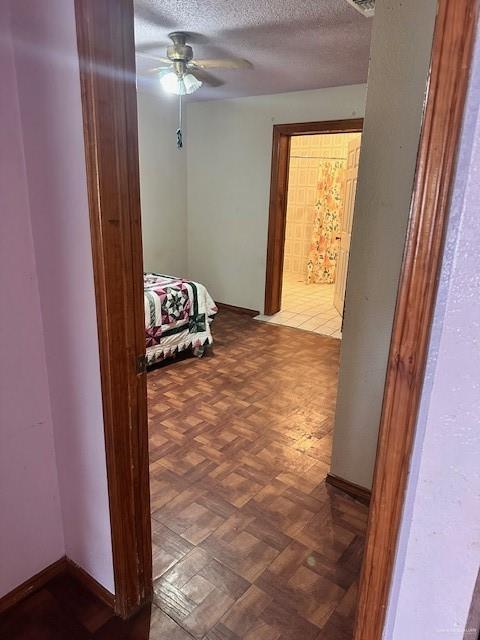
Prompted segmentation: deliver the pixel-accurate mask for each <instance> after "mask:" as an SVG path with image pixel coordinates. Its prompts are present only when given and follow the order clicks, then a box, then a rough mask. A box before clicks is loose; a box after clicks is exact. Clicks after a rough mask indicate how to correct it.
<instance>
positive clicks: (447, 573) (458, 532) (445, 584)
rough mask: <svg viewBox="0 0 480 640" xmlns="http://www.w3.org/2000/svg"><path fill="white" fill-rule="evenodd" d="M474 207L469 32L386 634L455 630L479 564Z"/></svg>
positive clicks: (477, 112)
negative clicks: (458, 133) (466, 82)
mask: <svg viewBox="0 0 480 640" xmlns="http://www.w3.org/2000/svg"><path fill="white" fill-rule="evenodd" d="M479 212H480V38H479V37H477V45H476V61H475V66H474V68H473V70H472V75H471V80H470V89H469V96H468V100H467V106H466V114H465V120H464V125H463V133H462V142H461V148H460V155H459V160H458V165H457V172H456V177H455V189H454V193H453V200H452V205H451V209H450V220H449V226H448V234H447V243H446V249H445V255H444V259H443V266H442V273H441V280H440V286H439V292H438V297H437V303H436V309H435V320H434V325H433V332H432V338H431V341H430V348H429V359H428V366H427V373H426V380H425V385H424V390H423V395H422V403H421V410H420V416H419V421H418V426H417V434H416V439H415V448H414V456H413V461H412V466H411V470H410V477H409V484H408V492H407V501H406V507H405V511H404V517H403V524H402V530H401V536H400V544H399V547H398V551H397V560H396V565H395V571H394V577H393V580H394V581H393V591H392V594H391V598H390V603H389V610H388V616H387V628H386V632H385V635H384V638H385V640H403V639H404V638H405V639H406V638H408V639H410V638H412V639H413V638H414V639H415V640H436V639H442V640H462V639H463V638H464V629H465V626H466V621H467V617H468V613H469V607H470V604H471V600H472V593H473V589H474V585H475V580H476V577H477V572H478V568H479V565H480V259H479V248H480V216H479ZM477 597H478V594H477ZM477 606H478V604H477ZM477 615H478V613H477ZM479 626H480V620H478V621H477V624H473V626H472V627H471V628H470V633H469V634H467V635H465V640H477V637H478V632H479ZM475 627H476V628H475Z"/></svg>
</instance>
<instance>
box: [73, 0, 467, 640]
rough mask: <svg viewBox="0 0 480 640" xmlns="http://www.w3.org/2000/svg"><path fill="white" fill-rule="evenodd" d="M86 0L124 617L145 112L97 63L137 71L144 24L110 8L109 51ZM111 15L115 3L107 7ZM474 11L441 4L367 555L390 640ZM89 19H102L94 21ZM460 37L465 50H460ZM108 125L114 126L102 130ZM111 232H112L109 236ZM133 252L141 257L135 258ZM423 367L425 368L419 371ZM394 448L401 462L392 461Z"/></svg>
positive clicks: (366, 621)
mask: <svg viewBox="0 0 480 640" xmlns="http://www.w3.org/2000/svg"><path fill="white" fill-rule="evenodd" d="M79 4H80V3H76V5H77V18H78V21H79V22H78V25H79V26H77V30H78V34H79V39H80V40H79V42H80V45H83V46H80V53H81V55H82V56H83V57H84V58H85V60H86V63H85V64H84V65H83V66H82V88H83V94H82V98H83V107H84V119H85V136H86V140H87V141H88V142H90V144H89V145H87V149H91V150H92V152H91V153H90V154H87V177H88V184H89V192H90V196H91V201H90V210H91V224H92V236H93V239H94V268H95V277H96V288H97V296H98V300H97V306H98V316H99V335H100V338H101V341H100V342H101V344H102V345H103V344H104V345H105V346H104V347H103V348H102V351H101V365H102V391H103V399H104V412H105V422H106V428H105V436H106V443H107V466H108V479H109V494H110V507H111V522H112V540H113V551H114V566H115V586H116V598H117V601H116V608H117V612H118V613H120V614H122V615H129V614H131V613H132V612H133V611H134V610H135V608H136V607H138V606H139V605H140V604H142V603H144V602H145V601H146V600H148V599H149V598H150V595H151V575H150V559H149V555H150V554H149V551H150V536H149V530H148V524H149V517H148V511H149V509H148V507H149V504H148V502H149V500H148V486H147V482H146V480H147V479H146V477H145V476H146V473H145V471H146V465H145V459H146V453H147V452H146V446H145V445H146V442H145V440H146V433H145V424H146V420H145V416H144V409H145V393H144V389H145V379H144V369H143V367H142V360H141V358H139V359H136V358H135V354H137V353H139V350H137V347H139V345H140V342H141V331H137V330H136V329H137V327H136V324H135V322H136V321H138V325H141V322H140V320H141V317H140V316H141V303H140V297H141V296H140V295H139V288H140V283H139V278H138V276H137V273H138V270H137V266H138V264H135V262H137V263H138V262H140V260H139V258H138V255H139V251H138V250H136V251H132V237H134V239H135V242H137V244H138V243H139V220H138V215H137V214H138V176H137V174H136V171H135V167H133V170H132V171H130V172H128V168H129V165H128V163H127V162H125V166H124V164H123V163H116V162H114V159H115V157H116V156H115V155H114V154H115V153H118V148H120V149H121V151H122V150H123V151H124V154H123V155H122V157H124V156H125V157H126V158H129V159H130V160H132V158H134V157H136V156H135V151H136V149H135V146H136V136H135V134H134V133H133V131H134V127H132V126H126V125H125V120H124V119H123V118H126V117H127V116H126V114H129V117H130V119H129V121H128V122H129V124H131V121H132V120H133V121H134V120H135V114H134V112H133V116H132V114H131V112H130V111H129V110H128V109H125V105H127V106H129V107H130V109H132V104H133V102H134V101H133V96H134V93H133V91H134V89H133V87H132V86H131V80H130V81H129V79H128V74H127V73H125V77H123V76H122V82H119V81H118V80H117V78H115V82H114V80H112V78H111V77H109V76H106V75H103V76H101V75H100V74H99V71H98V69H99V68H101V66H100V65H98V64H95V63H96V61H97V60H100V61H103V60H104V56H105V53H104V52H105V50H106V49H108V52H109V55H110V54H111V56H112V59H113V60H114V61H118V65H119V68H121V69H122V70H123V69H124V68H125V69H126V70H128V69H130V68H133V62H132V59H133V55H132V54H133V36H132V38H130V40H129V38H128V37H127V36H128V34H129V33H133V28H130V29H128V28H124V27H125V24H126V25H127V26H131V25H132V24H133V12H131V7H130V5H128V3H125V4H123V3H122V4H118V5H117V4H115V3H110V4H109V5H108V7H107V8H106V9H105V13H107V14H108V15H107V17H108V18H109V19H110V20H111V21H112V22H113V23H114V24H115V25H116V26H118V29H117V30H114V29H113V28H112V29H111V30H109V31H108V33H107V34H106V35H107V36H108V45H110V46H108V47H106V45H105V32H104V29H103V30H102V29H100V27H101V26H103V24H104V23H105V19H104V18H105V16H104V15H103V14H102V13H101V11H100V9H99V8H98V7H99V6H100V4H101V3H90V4H89V5H88V7H87V8H85V15H83V13H82V11H81V9H82V8H81V7H79ZM101 8H102V9H103V8H105V5H104V4H103V3H102V4H101ZM87 9H88V11H87ZM470 9H471V5H469V3H468V2H463V1H462V2H458V3H455V4H452V3H446V2H441V3H440V10H439V17H438V18H437V21H438V24H437V30H436V36H435V39H434V50H433V62H432V73H431V82H430V85H429V87H430V88H429V93H428V99H427V102H426V115H425V122H424V126H423V134H422V140H421V144H420V152H419V158H420V160H419V170H418V172H417V176H416V181H415V186H414V201H413V204H412V210H411V219H410V226H409V230H408V238H407V251H406V254H405V257H404V264H403V268H402V274H401V279H400V285H399V293H398V304H397V310H396V316H395V325H394V332H393V338H392V347H391V352H390V355H389V368H388V375H387V380H386V387H385V397H384V410H383V414H382V419H381V429H380V440H379V448H378V456H377V466H376V476H375V483H374V489H373V499H372V507H371V515H370V524H369V530H368V535H367V550H366V556H365V560H364V564H363V566H364V569H363V577H362V580H361V585H360V595H359V605H358V608H357V625H356V636H355V637H356V638H367V637H368V638H375V639H376V638H380V637H381V632H382V628H383V621H384V611H385V604H386V601H387V597H388V592H389V586H390V578H391V573H392V566H393V558H394V552H395V540H396V538H397V534H398V528H399V524H400V518H401V511H402V504H403V497H404V488H405V481H406V474H407V472H408V465H407V464H405V461H408V459H409V458H410V454H411V448H412V438H413V434H414V430H415V420H416V415H417V411H418V402H419V398H420V392H421V382H422V379H423V371H424V363H425V354H426V346H427V343H428V336H429V327H430V324H431V317H432V309H433V301H434V297H435V279H434V278H432V275H431V274H432V273H434V274H435V273H437V272H438V267H439V263H440V258H441V255H442V234H443V228H444V223H445V220H446V214H447V209H448V195H449V184H450V179H451V175H452V166H453V159H454V156H455V147H456V140H457V136H458V131H459V128H460V123H461V113H462V106H463V98H464V95H465V87H466V78H467V73H468V66H469V52H470V50H471V43H472V33H473V32H472V28H473V25H474V24H475V22H474V19H473V17H472V15H471V12H470ZM95 12H97V13H95ZM109 12H110V13H109ZM90 15H91V16H93V17H94V18H95V17H96V18H100V19H97V20H95V19H92V20H87V18H88V17H89V16H90ZM87 26H89V27H91V29H95V28H97V26H98V31H95V30H93V32H90V31H88V30H87V29H86V27H87ZM458 33H461V34H462V38H461V40H459V39H458V38H457V35H458ZM118 34H121V36H119V35H118ZM460 41H461V43H462V45H461V46H460V45H459V44H458V42H460ZM92 42H93V44H92ZM87 45H89V46H87ZM454 45H455V46H454ZM122 56H123V57H122ZM92 78H93V81H92V82H90V80H92ZM452 79H454V81H453V80H452ZM129 82H130V84H129ZM96 89H98V91H97V90H96ZM102 91H103V93H102ZM115 91H116V92H117V93H115ZM104 95H108V96H109V97H110V95H113V96H114V97H116V98H118V99H117V100H111V101H107V100H102V97H103V96H104ZM438 96H442V100H439V99H438V100H437V98H438ZM110 103H111V104H112V105H113V106H114V107H115V115H116V116H118V117H116V118H112V113H111V109H107V108H105V104H110ZM92 114H93V115H92ZM120 115H121V116H122V117H120ZM93 116H96V117H93ZM98 122H101V124H102V126H103V127H104V128H102V126H98ZM330 124H331V123H330ZM306 129H307V130H308V126H307V127H306ZM358 130H359V129H358ZM110 134H111V135H110ZM277 134H278V135H277V138H276V139H275V137H274V141H275V144H274V154H275V153H277V154H282V153H283V154H284V153H285V151H286V150H288V135H286V136H285V135H284V136H283V138H282V135H283V134H282V132H281V131H278V132H277ZM285 138H287V140H285ZM111 139H114V140H115V141H118V140H120V141H121V142H122V143H123V144H124V146H122V145H120V146H119V145H117V147H115V146H114V145H112V144H111ZM102 145H103V146H102ZM99 147H100V148H101V149H102V150H104V153H97V154H95V153H94V151H95V150H98V148H99ZM287 157H288V156H287ZM132 162H133V161H132ZM274 166H275V165H274ZM276 167H277V168H276V169H273V171H275V174H274V175H273V178H274V179H272V186H274V183H275V184H276V185H277V186H280V187H282V186H283V189H282V188H279V189H273V191H272V193H273V194H274V195H275V197H274V199H273V200H272V201H271V209H270V212H271V218H272V215H273V216H274V214H275V212H276V210H277V208H278V205H281V204H282V200H283V199H284V198H285V196H286V181H285V177H286V175H287V173H288V170H283V171H282V170H280V169H279V165H276ZM107 169H109V171H107ZM99 175H100V176H101V177H102V180H101V181H99V179H98V178H99ZM126 177H128V178H131V180H127V179H126ZM125 184H126V185H127V186H128V189H126V188H125ZM111 193H118V194H119V199H120V201H121V204H122V206H121V207H120V206H117V207H116V206H115V205H116V201H114V199H112V198H111V197H110V198H109V197H108V196H109V194H111ZM279 221H280V226H278V225H275V224H272V225H271V227H270V231H269V236H270V235H271V234H273V238H274V242H272V243H271V245H270V246H269V260H270V261H272V262H273V263H274V264H275V260H276V261H277V263H278V254H280V255H281V257H282V258H283V244H282V242H279V240H280V239H281V240H283V237H282V233H284V226H283V232H282V225H281V218H280V220H279ZM112 223H113V224H112ZM104 230H106V231H109V233H103V231H104ZM432 230H434V231H435V233H433V231H432ZM135 242H134V243H133V245H134V246H135ZM132 254H134V256H135V260H132ZM125 257H128V258H129V260H130V262H128V261H127V260H125ZM281 264H282V263H281V261H280V265H281ZM280 271H281V267H280ZM275 274H276V275H277V276H278V270H277V271H275V270H272V271H271V273H270V276H269V277H270V278H272V277H275ZM112 282H113V283H117V282H118V283H126V284H127V285H128V286H129V287H130V289H131V290H132V293H131V295H121V294H122V293H123V290H122V291H120V292H119V290H118V289H116V288H113V287H112V286H111V283H112ZM268 291H270V294H269V295H270V299H269V301H268V302H269V304H270V306H269V307H268V308H270V309H271V308H273V307H274V306H275V300H277V301H278V304H280V299H281V298H280V295H279V294H280V293H281V280H280V281H279V280H278V277H277V279H276V280H275V282H274V286H273V287H271V288H270V289H269V290H268ZM128 293H129V294H130V290H129V291H128ZM275 296H276V297H275ZM125 300H129V301H132V300H133V301H134V302H135V304H129V305H126V304H125V302H124V301H125ZM132 310H133V311H132ZM278 310H279V308H278V309H277V311H278ZM406 310H408V315H409V319H408V322H407V321H406ZM114 312H115V313H114ZM274 312H275V311H273V313H274ZM118 318H120V319H121V320H122V322H123V323H124V325H125V330H124V331H123V325H122V331H120V330H118V324H119V321H118ZM133 320H135V322H134V321H133ZM114 321H115V322H114ZM114 329H117V330H114ZM136 338H138V344H137V341H136ZM102 339H103V341H102ZM117 343H118V354H119V355H118V358H117V359H114V358H113V357H110V353H111V350H112V348H113V346H114V345H115V344H117ZM141 352H142V351H141V350H140V353H141ZM113 362H115V366H114V365H113V364H112V363H113ZM412 362H415V363H416V366H415V367H414V368H413V369H412V368H411V363H412ZM115 370H118V376H117V378H115V376H114V373H115ZM407 370H408V371H409V372H410V373H409V375H408V376H407V375H405V373H404V372H405V371H407ZM136 399H138V403H137V402H136ZM114 400H115V401H114ZM132 407H133V409H134V410H132ZM114 427H115V428H114ZM392 451H393V452H395V456H391V455H390V454H391V452H392ZM380 487H382V499H380V497H381V496H380Z"/></svg>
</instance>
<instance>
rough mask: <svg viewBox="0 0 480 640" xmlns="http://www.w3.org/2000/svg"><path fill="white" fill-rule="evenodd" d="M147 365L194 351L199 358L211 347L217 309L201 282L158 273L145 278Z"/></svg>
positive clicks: (147, 275) (146, 274) (149, 274)
mask: <svg viewBox="0 0 480 640" xmlns="http://www.w3.org/2000/svg"><path fill="white" fill-rule="evenodd" d="M143 279H144V297H145V338H146V357H147V365H148V366H150V365H152V364H155V363H157V362H160V361H161V360H164V359H165V358H168V357H171V356H174V355H175V354H176V353H178V352H180V351H184V350H185V349H192V351H193V353H194V354H195V355H197V356H202V355H203V354H204V350H205V348H206V347H207V346H208V345H210V344H212V341H213V340H212V333H211V331H210V325H211V323H212V321H213V319H214V317H215V314H216V313H217V311H218V309H217V307H216V305H215V303H214V301H213V300H212V298H211V296H210V294H209V293H208V291H207V289H206V288H205V287H204V286H203V285H202V284H200V283H198V282H191V281H189V280H183V279H182V278H175V277H173V276H168V275H162V274H159V273H145V274H144V278H143Z"/></svg>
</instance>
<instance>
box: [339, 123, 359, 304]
mask: <svg viewBox="0 0 480 640" xmlns="http://www.w3.org/2000/svg"><path fill="white" fill-rule="evenodd" d="M360 144H361V138H360V136H358V138H355V139H354V140H350V142H349V143H348V153H347V166H346V168H345V184H344V188H343V195H344V206H343V211H342V220H341V232H340V246H339V251H338V258H337V269H336V273H335V289H334V296H333V304H334V307H335V308H336V310H337V311H338V313H339V314H340V315H341V316H343V307H344V304H345V289H346V286H347V272H348V259H349V257H350V242H351V238H352V226H353V212H354V209H355V194H356V192H357V176H358V163H359V160H360Z"/></svg>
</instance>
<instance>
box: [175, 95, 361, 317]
mask: <svg viewBox="0 0 480 640" xmlns="http://www.w3.org/2000/svg"><path fill="white" fill-rule="evenodd" d="M365 91H366V87H365V85H355V86H347V87H335V88H331V89H320V90H317V91H300V92H293V93H285V94H279V95H274V96H257V97H254V98H237V99H233V100H218V101H212V102H194V103H191V104H189V105H188V107H187V124H188V134H187V137H186V145H187V176H188V180H187V192H188V201H187V209H188V274H189V276H190V277H191V278H194V279H196V280H200V281H201V282H203V283H204V284H205V285H206V286H207V288H208V289H209V291H210V293H211V294H212V296H213V297H214V299H215V300H217V301H220V302H225V303H227V304H233V305H237V306H240V307H246V308H249V309H255V310H259V311H263V303H264V295H265V265H266V247H267V229H268V203H269V194H270V171H271V154H272V132H273V125H274V124H282V123H289V122H312V121H315V120H334V119H339V118H355V117H362V116H363V113H364V105H365Z"/></svg>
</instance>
